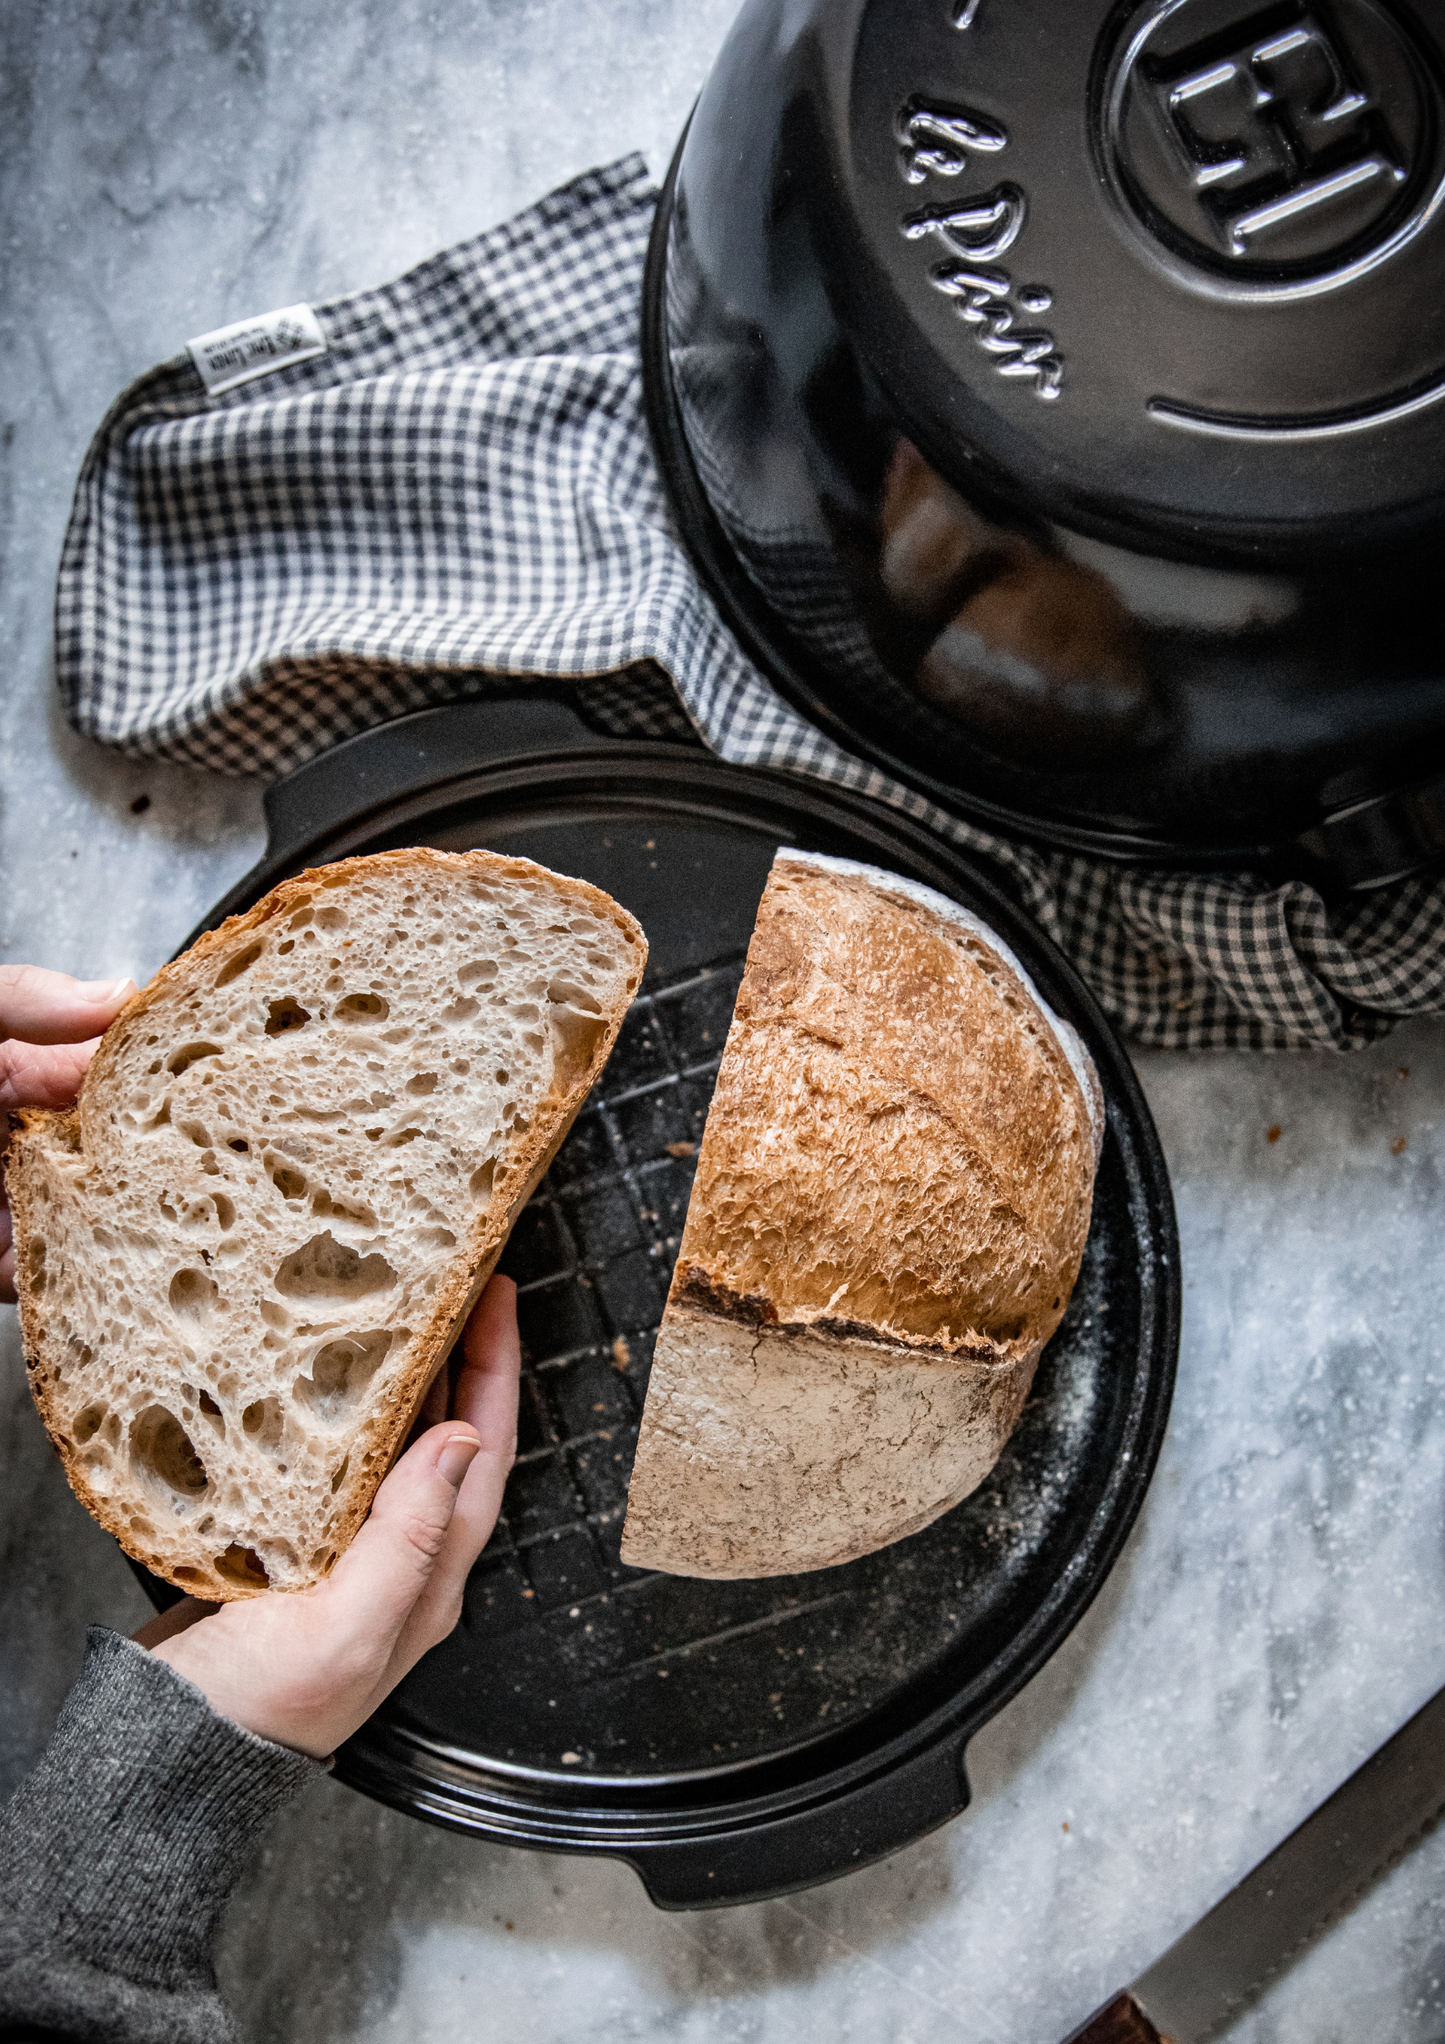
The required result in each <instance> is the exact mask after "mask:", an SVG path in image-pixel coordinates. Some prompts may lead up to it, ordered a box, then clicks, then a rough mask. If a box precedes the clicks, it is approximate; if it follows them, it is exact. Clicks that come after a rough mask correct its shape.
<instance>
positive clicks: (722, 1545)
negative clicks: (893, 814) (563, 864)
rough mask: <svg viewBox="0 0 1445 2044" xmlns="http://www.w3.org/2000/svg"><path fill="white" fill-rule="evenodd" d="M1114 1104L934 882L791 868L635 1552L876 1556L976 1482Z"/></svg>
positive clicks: (687, 1256) (644, 1456)
mask: <svg viewBox="0 0 1445 2044" xmlns="http://www.w3.org/2000/svg"><path fill="white" fill-rule="evenodd" d="M1102 1135H1103V1098H1102V1094H1101V1092H1100V1089H1099V1084H1098V1080H1097V1077H1096V1075H1095V1073H1094V1069H1093V1066H1092V1063H1091V1062H1090V1060H1089V1058H1088V1055H1087V1053H1086V1052H1085V1050H1084V1048H1083V1045H1082V1044H1081V1042H1080V1041H1079V1038H1078V1036H1077V1035H1076V1033H1075V1032H1074V1031H1073V1029H1072V1028H1071V1027H1070V1026H1069V1025H1068V1024H1067V1023H1066V1022H1063V1021H1062V1020H1060V1019H1059V1018H1058V1017H1057V1016H1055V1015H1053V1014H1052V1013H1051V1012H1050V1011H1049V1009H1048V1008H1047V1007H1046V1006H1045V1004H1044V1003H1043V1001H1042V999H1041V998H1040V997H1039V995H1038V993H1037V990H1036V989H1035V988H1034V986H1033V984H1032V982H1031V981H1030V980H1029V978H1028V976H1027V974H1026V973H1025V972H1024V970H1023V968H1022V967H1021V966H1020V965H1019V963H1018V961H1017V960H1016V959H1015V958H1014V957H1013V956H1012V954H1011V953H1010V952H1009V951H1008V949H1007V947H1006V946H1005V945H1004V944H1003V943H1002V941H1001V940H1000V939H999V938H998V937H997V936H995V935H994V934H993V933H992V932H991V931H989V930H988V929H986V928H985V927H984V926H983V925H982V924H980V923H979V922H978V921H977V920H976V919H975V918H973V917H972V916H970V915H968V914H967V913H966V912H965V911H964V910H962V909H960V908H958V907H957V906H956V905H955V904H954V903H953V902H951V901H949V900H947V899H946V898H945V897H943V896H942V895H938V894H935V893H933V892H932V890H931V889H928V888H925V887H920V886H918V885H916V884H914V883H912V882H909V881H906V880H901V879H899V878H897V877H896V876H894V875H891V874H887V873H884V872H881V871H879V870H877V869H876V868H872V867H868V866H862V865H857V864H854V863H852V862H850V861H845V860H836V859H824V858H818V857H815V856H811V855H808V854H804V853H799V852H794V851H783V852H780V853H779V854H778V858H777V861H776V863H775V864H774V866H773V869H772V873H771V875H770V878H769V881H768V886H767V889H766V891H765V893H764V896H763V900H762V904H761V907H760V909H759V912H758V920H757V926H756V929H755V931H754V934H753V939H752V944H751V946H750V948H749V952H748V959H747V967H746V971H745V973H744V977H743V982H742V986H741V988H740V990H739V993H738V998H737V1005H736V1009H735V1012H734V1016H733V1022H732V1027H731V1029H730V1030H729V1033H728V1038H727V1044H726V1047H725V1050H724V1053H723V1059H722V1065H721V1069H720V1071H719V1073H718V1080H717V1088H716V1091H715V1093H714V1096H713V1106H712V1110H711V1112H710V1114H709V1117H708V1121H707V1127H706V1130H705V1133H704V1136H703V1143H702V1152H701V1156H700V1158H699V1161H698V1171H697V1178H696V1181H695V1184H694V1188H693V1194H692V1201H691V1204H690V1206H689V1209H688V1216H687V1223H686V1227H685V1230H684V1233H683V1238H682V1246H681V1250H680V1252H679V1256H678V1261H677V1266H676V1270H675V1272H674V1275H673V1281H672V1288H671V1291H670V1294H669V1297H668V1302H667V1309H666V1312H665V1314H664V1318H663V1322H662V1327H661V1330H660V1332H659V1334H658V1339H657V1348H656V1355H655V1359H654V1362H653V1368H652V1376H651V1380H650V1383H649V1387H648V1393H647V1402H646V1407H645V1410H644V1413H643V1421H642V1432H641V1438H640V1440H639V1443H638V1451H637V1460H636V1466H635V1468H634V1472H633V1477H632V1485H631V1491H630V1494H629V1500H628V1511H627V1522H626V1526H625V1529H624V1533H623V1540H622V1558H623V1560H624V1561H626V1562H629V1563H631V1564H633V1565H634V1566H636V1567H648V1568H655V1569H663V1570H670V1571H672V1572H673V1573H676V1574H681V1575H695V1576H719V1577H726V1576H767V1575H780V1574H792V1573H794V1572H796V1571H800V1570H805V1569H814V1568H824V1567H828V1566H831V1565H834V1564H837V1563H841V1562H847V1561H851V1560H854V1559H856V1558H857V1557H858V1556H859V1555H862V1554H867V1553H870V1552H871V1551H873V1550H874V1549H876V1548H879V1547H883V1546H886V1545H887V1544H888V1543H889V1542H891V1541H894V1540H898V1539H901V1538H902V1537H903V1536H904V1535H906V1534H908V1533H912V1532H916V1531H918V1530H919V1529H920V1528H921V1527H923V1526H926V1525H928V1524H929V1523H930V1522H931V1521H932V1520H933V1519H935V1518H937V1517H938V1516H939V1515H940V1514H941V1513H943V1512H945V1511H947V1510H948V1509H949V1508H950V1507H951V1506H953V1505H955V1504H957V1503H958V1502H959V1500H960V1499H961V1498H963V1497H965V1496H967V1495H968V1493H969V1492H970V1491H972V1490H973V1489H975V1488H976V1487H977V1485H978V1484H979V1483H981V1482H982V1480H983V1478H984V1477H985V1476H986V1475H987V1473H988V1471H989V1470H990V1469H991V1468H992V1467H993V1464H994V1462H995V1461H996V1460H997V1458H998V1455H999V1453H1000V1451H1001V1450H1002V1448H1003V1445H1004V1443H1005V1441H1006V1440H1007V1439H1008V1436H1009V1434H1010V1432H1011V1431H1012V1429H1013V1427H1014V1425H1015V1423H1016V1421H1017V1419H1018V1416H1019V1413H1020V1411H1021V1409H1022V1406H1023V1402H1024V1399H1025V1398H1026V1397H1027V1395H1028V1390H1029V1386H1030V1384H1031V1382H1032V1380H1033V1374H1034V1369H1035V1366H1036V1364H1037V1362H1038V1358H1039V1354H1040V1352H1041V1350H1042V1349H1043V1346H1044V1344H1045V1342H1046V1341H1047V1340H1048V1338H1049V1336H1050V1335H1051V1334H1052V1333H1053V1331H1054V1329H1055V1328H1056V1327H1057V1326H1058V1323H1059V1321H1060V1319H1061V1318H1062V1316H1063V1312H1064V1309H1065V1307H1066V1305H1067V1303H1068V1298H1069V1293H1070V1291H1071V1290H1072V1288H1073V1284H1074V1280H1075V1278H1076V1277H1077V1275H1078V1271H1079V1264H1080V1260H1081V1258H1082V1255H1083V1250H1084V1243H1085V1239H1086V1237H1087V1234H1088V1230H1089V1218H1090V1211H1091V1206H1092V1199H1093V1182H1094V1173H1095V1168H1096V1165H1097V1161H1098V1155H1099V1149H1100V1145H1101V1142H1102Z"/></svg>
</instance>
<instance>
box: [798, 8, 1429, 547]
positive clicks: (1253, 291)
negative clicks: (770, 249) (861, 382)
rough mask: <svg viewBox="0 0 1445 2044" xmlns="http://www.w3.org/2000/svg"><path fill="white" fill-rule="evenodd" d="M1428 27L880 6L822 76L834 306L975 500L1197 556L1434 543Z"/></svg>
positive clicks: (1267, 16) (1355, 15)
mask: <svg viewBox="0 0 1445 2044" xmlns="http://www.w3.org/2000/svg"><path fill="white" fill-rule="evenodd" d="M1442 44H1445V8H1442V7H1441V6H1440V5H1439V4H1437V0H1430V4H1424V5H1421V6H1420V7H1418V8H1417V9H1413V10H1412V9H1408V8H1406V7H1403V6H1400V5H1397V4H1391V5H1389V6H1386V5H1383V4H1381V0H1328V4H1322V5H1319V6H1306V5H1300V4H1297V0H1286V4H1284V5H1276V6H1265V7H1261V8H1258V9H1250V8H1248V7H1247V6H1246V7H1241V6H1240V4H1239V0H1162V4H1161V0H1149V4H1144V5H1137V4H1136V5H1126V6H1124V7H1122V8H1119V7H1109V6H1106V5H1102V4H1100V0H1084V4H1073V0H1071V4H1068V5H1061V4H1059V0H964V4H962V5H961V6H950V4H948V0H930V4H928V5H916V6H911V7H906V8H901V7H899V6H898V5H897V4H882V0H875V4H873V5H871V6H869V7H868V8H867V9H865V10H864V11H863V12H862V16H861V20H860V22H859V26H858V32H857V37H856V41H855V42H854V43H853V46H852V51H851V68H850V71H849V74H848V76H847V77H846V78H845V77H843V76H841V75H840V76H837V77H835V78H834V79H833V80H832V81H830V87H829V91H830V94H831V96H832V97H833V99H834V105H833V107H832V109H831V111H832V114H833V115H834V116H835V117H836V118H837V119H838V126H837V127H836V128H835V129H834V133H835V135H837V136H838V139H839V141H840V142H841V143H843V145H844V146H843V148H842V150H841V152H840V157H841V169H842V173H843V175H842V181H841V187H840V186H839V185H836V184H835V185H834V188H833V193H832V200H833V206H834V210H835V220H836V227H837V231H838V234H839V238H840V253H843V254H844V260H843V261H842V262H840V263H839V264H838V266H837V268H836V270H835V273H834V274H835V277H836V278H838V279H846V280H847V281H846V282H844V283H842V284H841V285H840V288H841V289H842V290H843V291H844V292H846V294H847V298H848V303H847V306H846V309H844V319H845V323H846V324H847V325H848V326H849V328H850V329H851V330H852V332H853V333H854V335H855V337H856V338H857V340H858V342H859V344H860V346H861V348H862V350H863V351H864V353H865V354H866V356H867V358H868V360H869V362H870V364H871V366H872V367H873V369H874V370H875V372H876V373H877V374H878V376H879V377H880V379H881V381H882V382H883V384H884V386H885V387H886V388H887V390H888V392H889V396H890V398H891V400H892V401H893V403H894V405H895V406H896V408H897V410H898V411H899V413H900V414H901V415H902V416H903V417H904V418H905V419H910V420H912V421H913V422H915V424H916V431H917V436H918V439H919V441H920V444H922V445H925V446H927V447H928V448H929V449H930V451H931V454H932V458H934V459H935V461H938V462H939V463H940V465H947V463H948V460H949V457H948V453H947V450H949V449H953V450H957V449H960V448H966V449H967V450H968V453H967V456H966V457H960V456H958V455H957V454H955V455H954V457H953V467H954V470H955V477H956V479H957V480H958V481H959V482H960V483H961V485H962V486H964V487H967V488H969V489H970V490H972V491H973V492H974V493H975V497H976V496H977V492H978V491H979V489H980V488H981V487H982V488H987V489H989V490H991V491H993V492H994V493H996V494H997V495H998V496H999V497H1000V498H1002V499H1004V500H1006V501H1008V502H1009V503H1011V504H1013V505H1014V506H1016V507H1018V508H1023V509H1025V510H1034V511H1037V512H1039V513H1040V514H1042V515H1044V516H1047V517H1049V518H1051V519H1063V520H1065V521H1066V522H1067V523H1069V524H1070V525H1072V526H1074V527H1075V528H1076V529H1082V530H1083V531H1084V532H1090V531H1092V532H1094V533H1095V534H1097V535H1098V536H1099V537H1102V538H1111V539H1115V540H1119V541H1122V542H1124V543H1125V544H1128V543H1130V542H1131V541H1133V542H1135V543H1137V542H1139V541H1141V540H1143V541H1146V542H1147V543H1148V545H1149V546H1150V547H1151V548H1154V549H1158V548H1159V547H1160V546H1161V544H1162V545H1164V546H1165V547H1166V548H1167V549H1168V550H1169V551H1172V552H1175V553H1176V554H1183V555H1185V556H1187V557H1193V558H1196V559H1209V558H1215V559H1219V558H1233V559H1236V560H1238V559H1240V558H1241V557H1243V558H1246V559H1249V558H1253V559H1256V560H1259V559H1261V558H1263V559H1265V560H1279V561H1288V560H1292V559H1297V558H1300V557H1301V556H1303V555H1306V554H1309V555H1313V556H1315V557H1316V558H1317V557H1318V555H1319V553H1320V550H1321V549H1322V548H1325V549H1328V548H1330V547H1331V546H1334V545H1339V544H1341V543H1343V544H1346V545H1348V546H1349V547H1350V548H1351V549H1357V548H1359V547H1360V546H1362V545H1363V546H1370V547H1375V546H1382V547H1391V548H1398V546H1399V545H1400V544H1401V542H1402V541H1405V542H1409V541H1419V540H1423V539H1425V538H1427V537H1428V536H1429V535H1430V534H1431V533H1432V532H1433V531H1435V530H1436V529H1437V528H1438V526H1439V523H1440V521H1441V514H1442V486H1441V478H1442V475H1445V303H1442V292H1441V284H1442V281H1445V206H1442V203H1441V201H1442V197H1445V119H1442V108H1445V87H1442ZM829 172H830V175H831V174H832V166H830V167H829ZM803 174H804V175H805V176H806V175H807V173H806V170H804V172H803ZM960 467H962V468H963V470H964V471H965V472H964V473H962V474H960V473H959V469H960Z"/></svg>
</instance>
